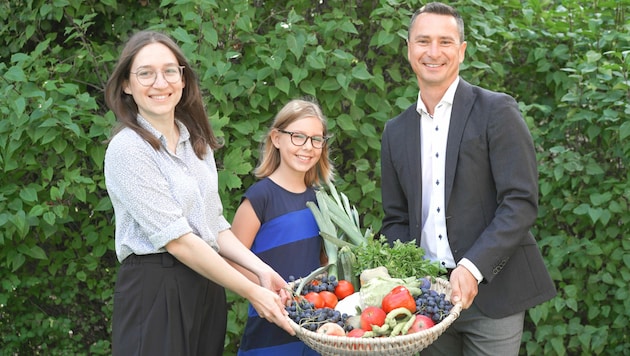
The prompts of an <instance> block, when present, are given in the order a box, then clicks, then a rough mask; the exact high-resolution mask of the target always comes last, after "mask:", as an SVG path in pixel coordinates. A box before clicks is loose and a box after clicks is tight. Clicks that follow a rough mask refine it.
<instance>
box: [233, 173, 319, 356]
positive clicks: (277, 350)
mask: <svg viewBox="0 0 630 356" xmlns="http://www.w3.org/2000/svg"><path fill="white" fill-rule="evenodd" d="M245 198H247V199H248V200H249V201H250V202H251V204H252V206H253V208H254V211H255V212H256V215H257V216H258V219H259V220H260V222H261V226H260V229H259V231H258V234H256V237H255V239H254V243H253V244H252V247H251V249H252V251H253V252H254V253H255V254H256V255H257V256H258V257H260V259H261V260H263V261H264V262H266V263H267V264H269V265H270V266H271V267H272V268H273V269H274V270H276V271H277V272H278V273H279V274H280V275H281V276H282V277H283V278H284V279H285V280H288V278H289V276H291V275H292V276H295V277H296V278H299V277H305V276H307V275H308V274H309V273H311V272H312V271H313V270H315V269H316V268H318V267H319V266H320V259H319V258H320V251H321V243H322V242H321V237H320V236H319V228H318V227H317V222H316V221H315V218H314V217H313V214H312V213H311V211H310V209H309V208H308V207H307V206H306V202H308V201H316V199H315V190H314V189H312V188H308V189H307V190H306V191H305V192H303V193H297V194H296V193H292V192H289V191H287V190H285V189H284V188H282V187H280V186H279V185H277V184H276V183H274V182H273V181H272V180H271V179H269V178H264V179H262V180H260V181H258V182H257V183H255V184H254V185H252V186H251V187H250V188H249V189H248V190H247V192H246V193H245ZM248 313H249V314H248V319H247V324H246V326H245V331H244V333H243V338H242V339H241V345H240V349H239V351H238V354H239V355H241V356H258V355H265V356H267V355H273V356H282V355H287V356H299V355H318V353H316V352H315V351H313V350H311V349H310V348H308V347H307V346H306V345H304V343H302V342H301V341H300V340H299V339H297V338H296V337H294V336H291V335H289V334H287V332H286V331H284V330H282V329H280V328H279V327H277V326H276V325H275V324H272V323H270V322H268V321H266V320H265V319H262V318H260V317H259V316H258V314H257V313H256V310H255V309H254V308H253V307H252V306H251V305H250V306H249V311H248Z"/></svg>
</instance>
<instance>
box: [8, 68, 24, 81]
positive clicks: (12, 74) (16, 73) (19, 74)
mask: <svg viewBox="0 0 630 356" xmlns="http://www.w3.org/2000/svg"><path fill="white" fill-rule="evenodd" d="M4 78H5V79H6V80H8V81H11V82H25V81H26V75H24V71H23V70H22V68H21V67H11V68H9V70H7V72H6V73H5V74H4Z"/></svg>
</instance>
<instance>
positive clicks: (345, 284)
mask: <svg viewBox="0 0 630 356" xmlns="http://www.w3.org/2000/svg"><path fill="white" fill-rule="evenodd" d="M350 294H354V286H353V285H352V283H350V282H349V281H346V280H345V279H342V280H340V281H338V282H337V286H336V287H335V295H336V296H337V299H339V300H342V299H343V298H345V297H347V296H349V295H350Z"/></svg>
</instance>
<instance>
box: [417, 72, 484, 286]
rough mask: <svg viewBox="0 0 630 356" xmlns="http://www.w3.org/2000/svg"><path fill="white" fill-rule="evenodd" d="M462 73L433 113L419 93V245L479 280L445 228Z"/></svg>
mask: <svg viewBox="0 0 630 356" xmlns="http://www.w3.org/2000/svg"><path fill="white" fill-rule="evenodd" d="M458 84H459V77H458V78H457V79H456V80H455V81H454V82H453V83H452V84H451V86H450V87H449V88H448V90H447V91H446V93H445V94H444V96H443V97H442V99H441V100H440V102H439V103H438V105H437V106H436V107H435V111H434V113H433V115H429V112H428V110H427V108H426V106H425V105H424V102H423V101H422V100H421V97H420V93H418V106H417V111H418V113H419V114H420V116H421V119H420V135H421V139H420V141H421V147H420V150H421V155H422V157H421V158H422V236H421V241H420V246H421V247H422V248H423V249H424V251H425V254H426V258H427V259H429V260H431V261H439V262H440V264H441V265H442V266H443V267H445V268H455V267H456V266H457V265H458V264H461V265H463V266H464V267H466V268H467V269H468V270H469V271H470V272H471V273H472V274H473V275H474V276H475V278H476V279H477V281H478V282H480V281H481V280H482V279H483V276H482V275H481V273H480V272H479V269H478V268H477V267H476V266H475V265H474V264H473V263H472V262H471V261H469V260H468V259H466V258H463V259H462V260H460V261H458V262H457V263H456V261H455V259H454V257H453V253H452V252H451V247H450V244H449V242H448V236H447V232H446V202H445V200H444V199H445V194H444V181H445V177H444V176H445V171H446V142H447V138H448V131H449V126H450V123H451V109H452V107H453V98H454V97H455V90H456V89H457V85H458Z"/></svg>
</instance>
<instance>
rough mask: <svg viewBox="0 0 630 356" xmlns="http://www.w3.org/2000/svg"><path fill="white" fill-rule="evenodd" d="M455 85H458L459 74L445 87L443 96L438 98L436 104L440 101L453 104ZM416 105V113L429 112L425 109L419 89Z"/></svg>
mask: <svg viewBox="0 0 630 356" xmlns="http://www.w3.org/2000/svg"><path fill="white" fill-rule="evenodd" d="M457 85H459V76H457V78H455V80H454V81H453V82H452V83H451V85H450V86H449V87H448V89H446V93H444V96H442V99H440V102H439V103H438V105H439V104H441V103H446V104H449V105H453V100H454V99H455V91H456V90H457ZM416 105H417V106H416V111H417V112H418V113H423V112H425V113H428V112H429V111H428V110H427V107H426V106H425V105H424V102H423V101H422V99H421V98H420V91H418V100H417V104H416Z"/></svg>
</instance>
